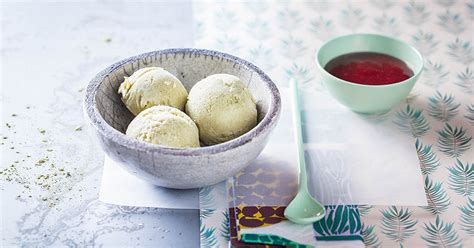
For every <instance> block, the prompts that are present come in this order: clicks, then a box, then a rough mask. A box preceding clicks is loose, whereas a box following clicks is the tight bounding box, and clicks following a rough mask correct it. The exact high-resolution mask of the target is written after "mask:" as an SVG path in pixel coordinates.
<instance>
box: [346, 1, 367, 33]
mask: <svg viewBox="0 0 474 248" xmlns="http://www.w3.org/2000/svg"><path fill="white" fill-rule="evenodd" d="M341 20H342V23H343V25H344V26H346V28H348V29H351V30H355V29H356V28H357V27H359V26H360V25H361V24H362V23H363V22H364V20H365V16H364V14H363V12H362V9H358V8H353V7H352V6H350V5H349V6H347V8H345V9H343V10H342V11H341Z"/></svg>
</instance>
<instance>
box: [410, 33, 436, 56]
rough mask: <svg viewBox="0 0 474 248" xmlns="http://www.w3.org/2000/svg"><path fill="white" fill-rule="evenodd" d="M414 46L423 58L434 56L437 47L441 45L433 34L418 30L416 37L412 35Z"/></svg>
mask: <svg viewBox="0 0 474 248" xmlns="http://www.w3.org/2000/svg"><path fill="white" fill-rule="evenodd" d="M411 39H412V44H413V45H414V46H415V47H416V48H417V49H418V50H419V51H420V52H421V53H422V54H423V56H429V55H430V54H432V53H433V52H434V51H435V49H436V47H437V46H438V44H439V41H436V40H435V38H434V35H433V33H430V32H423V30H418V32H417V33H416V34H415V35H412V37H411Z"/></svg>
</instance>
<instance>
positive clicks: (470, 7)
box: [466, 0, 474, 20]
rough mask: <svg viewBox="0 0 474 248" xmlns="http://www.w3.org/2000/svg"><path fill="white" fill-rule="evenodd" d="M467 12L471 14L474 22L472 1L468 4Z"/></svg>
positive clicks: (473, 3) (473, 2)
mask: <svg viewBox="0 0 474 248" xmlns="http://www.w3.org/2000/svg"><path fill="white" fill-rule="evenodd" d="M466 10H467V12H468V13H469V17H470V18H471V19H472V20H474V1H472V0H471V1H470V2H467V3H466Z"/></svg>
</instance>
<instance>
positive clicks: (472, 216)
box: [459, 197, 474, 236]
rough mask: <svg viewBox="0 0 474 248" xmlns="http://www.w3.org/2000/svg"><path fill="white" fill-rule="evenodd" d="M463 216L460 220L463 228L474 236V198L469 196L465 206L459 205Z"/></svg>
mask: <svg viewBox="0 0 474 248" xmlns="http://www.w3.org/2000/svg"><path fill="white" fill-rule="evenodd" d="M459 210H460V211H461V216H460V217H459V222H460V225H461V229H462V230H463V231H465V232H466V233H467V234H468V235H472V236H474V199H471V198H470V197H468V198H467V203H466V205H464V206H459Z"/></svg>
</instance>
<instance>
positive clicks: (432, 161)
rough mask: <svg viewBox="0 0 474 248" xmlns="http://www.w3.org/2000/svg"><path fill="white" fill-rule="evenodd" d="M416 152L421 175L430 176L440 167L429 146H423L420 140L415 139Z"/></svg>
mask: <svg viewBox="0 0 474 248" xmlns="http://www.w3.org/2000/svg"><path fill="white" fill-rule="evenodd" d="M415 147H416V152H417V154H418V160H419V161H420V168H421V172H422V173H423V175H429V174H432V173H434V172H435V171H436V169H438V167H439V166H440V163H439V159H438V158H437V157H436V154H435V153H434V152H433V150H432V149H431V147H432V146H431V145H423V143H421V141H420V139H416V142H415Z"/></svg>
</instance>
